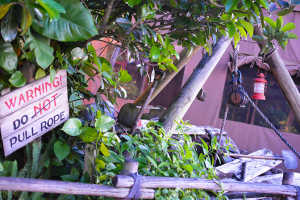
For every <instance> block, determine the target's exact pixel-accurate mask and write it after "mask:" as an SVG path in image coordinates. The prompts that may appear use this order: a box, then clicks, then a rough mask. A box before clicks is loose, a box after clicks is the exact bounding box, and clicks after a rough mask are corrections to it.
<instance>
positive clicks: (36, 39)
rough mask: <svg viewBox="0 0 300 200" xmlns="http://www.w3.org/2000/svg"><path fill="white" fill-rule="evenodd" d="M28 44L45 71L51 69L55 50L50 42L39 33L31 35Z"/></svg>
mask: <svg viewBox="0 0 300 200" xmlns="http://www.w3.org/2000/svg"><path fill="white" fill-rule="evenodd" d="M27 43H29V47H30V49H31V50H32V51H33V52H34V55H35V60H36V62H37V64H38V65H39V66H41V67H42V68H43V69H46V68H47V67H49V65H50V64H51V63H52V62H53V60H54V56H53V48H52V47H51V46H50V40H49V39H48V38H45V37H43V36H41V35H39V34H37V33H30V34H29V38H28V41H27Z"/></svg>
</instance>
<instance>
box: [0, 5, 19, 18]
mask: <svg viewBox="0 0 300 200" xmlns="http://www.w3.org/2000/svg"><path fill="white" fill-rule="evenodd" d="M14 4H15V3H14V2H12V3H8V4H4V5H0V19H2V18H3V17H4V16H5V15H6V13H7V12H8V11H9V9H10V7H11V6H12V5H14Z"/></svg>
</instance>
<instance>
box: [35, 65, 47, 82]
mask: <svg viewBox="0 0 300 200" xmlns="http://www.w3.org/2000/svg"><path fill="white" fill-rule="evenodd" d="M45 76H46V72H45V71H44V70H43V69H42V68H38V70H37V71H36V73H35V80H38V79H40V78H43V77H45Z"/></svg>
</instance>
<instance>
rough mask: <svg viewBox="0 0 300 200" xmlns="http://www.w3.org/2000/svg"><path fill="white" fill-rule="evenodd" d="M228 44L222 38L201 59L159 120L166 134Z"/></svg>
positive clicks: (185, 108) (198, 89)
mask: <svg viewBox="0 0 300 200" xmlns="http://www.w3.org/2000/svg"><path fill="white" fill-rule="evenodd" d="M230 42H231V39H229V38H225V37H222V38H221V39H219V40H218V42H217V44H216V46H215V47H214V48H213V51H212V55H211V56H208V54H206V55H205V56H204V57H203V58H202V60H201V62H200V64H199V65H198V66H197V68H196V69H195V70H194V72H193V73H192V75H191V76H190V78H189V79H188V81H187V82H186V84H185V85H184V88H183V89H182V90H181V92H180V94H179V96H178V97H177V99H176V100H175V101H174V102H173V103H172V104H171V106H170V107H169V108H168V110H167V111H166V113H165V114H164V115H163V116H162V118H161V119H160V121H161V122H163V126H164V128H165V130H166V132H170V131H172V130H174V129H175V121H179V120H181V119H182V118H183V116H184V115H185V113H186V112H187V110H188V109H189V108H190V106H191V104H192V103H193V101H194V99H195V98H196V96H197V94H198V93H199V91H200V90H201V88H202V87H203V85H204V83H205V82H206V80H207V79H208V77H209V76H210V74H211V73H212V71H213V70H214V69H215V67H216V65H217V64H218V62H219V60H220V59H221V58H222V56H223V54H224V53H225V51H226V49H227V47H228V46H229V45H230Z"/></svg>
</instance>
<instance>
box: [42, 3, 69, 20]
mask: <svg viewBox="0 0 300 200" xmlns="http://www.w3.org/2000/svg"><path fill="white" fill-rule="evenodd" d="M37 2H38V3H39V4H40V5H41V6H42V7H43V8H44V9H45V10H46V11H47V12H48V14H49V16H50V18H58V17H59V14H60V13H66V10H65V9H64V7H62V5H60V4H59V3H57V2H56V1H54V0H37Z"/></svg>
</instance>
